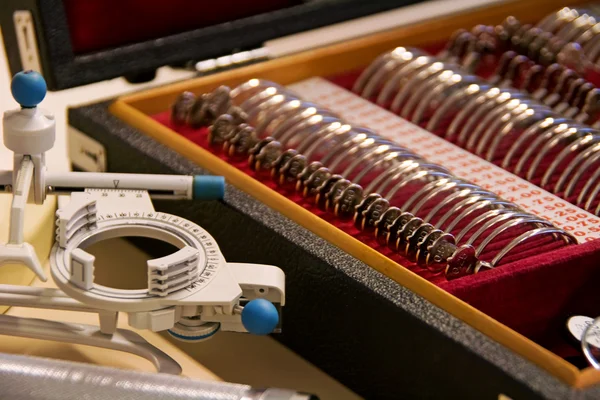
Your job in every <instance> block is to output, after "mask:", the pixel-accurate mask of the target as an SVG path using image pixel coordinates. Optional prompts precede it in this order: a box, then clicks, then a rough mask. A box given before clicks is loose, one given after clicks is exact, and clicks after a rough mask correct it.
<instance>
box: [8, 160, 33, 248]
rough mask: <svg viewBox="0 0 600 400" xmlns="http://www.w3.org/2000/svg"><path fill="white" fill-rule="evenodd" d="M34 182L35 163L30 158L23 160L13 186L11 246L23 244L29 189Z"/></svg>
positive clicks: (9, 238) (9, 235)
mask: <svg viewBox="0 0 600 400" xmlns="http://www.w3.org/2000/svg"><path fill="white" fill-rule="evenodd" d="M32 180H33V162H32V161H31V159H30V158H29V157H24V158H23V159H22V160H21V163H20V165H19V169H18V170H17V178H16V179H15V182H14V185H13V200H12V205H11V208H10V228H9V234H8V243H9V244H21V243H23V241H24V239H23V229H24V226H25V205H26V204H27V198H28V197H29V189H30V188H31V182H32Z"/></svg>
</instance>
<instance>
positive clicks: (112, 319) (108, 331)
mask: <svg viewBox="0 0 600 400" xmlns="http://www.w3.org/2000/svg"><path fill="white" fill-rule="evenodd" d="M118 318H119V313H118V312H114V311H100V312H99V313H98V319H99V320H100V332H102V333H104V334H105V335H112V334H114V333H115V332H116V331H117V321H118Z"/></svg>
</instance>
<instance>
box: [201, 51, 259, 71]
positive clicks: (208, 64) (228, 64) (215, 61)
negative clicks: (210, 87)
mask: <svg viewBox="0 0 600 400" xmlns="http://www.w3.org/2000/svg"><path fill="white" fill-rule="evenodd" d="M268 58H269V51H268V49H267V48H266V47H260V48H258V49H254V50H248V51H240V52H238V53H234V54H230V55H227V56H223V57H219V58H211V59H209V60H204V61H198V62H197V63H196V64H195V65H194V69H195V70H196V71H198V72H199V73H201V74H203V75H204V74H213V73H215V72H219V71H223V70H226V69H230V68H237V67H241V66H243V65H248V64H253V63H256V62H259V61H264V60H267V59H268Z"/></svg>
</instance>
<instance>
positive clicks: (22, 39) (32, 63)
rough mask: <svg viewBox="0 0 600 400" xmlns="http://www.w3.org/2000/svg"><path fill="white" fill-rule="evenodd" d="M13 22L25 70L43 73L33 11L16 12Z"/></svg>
mask: <svg viewBox="0 0 600 400" xmlns="http://www.w3.org/2000/svg"><path fill="white" fill-rule="evenodd" d="M13 21H14V25H15V33H16V35H17V44H18V46H19V54H20V55H21V66H22V68H23V70H25V71H26V70H34V71H37V72H40V73H41V72H42V67H41V64H40V53H39V51H38V44H37V38H36V34H35V25H34V24H33V16H32V15H31V11H27V10H19V11H15V12H14V13H13Z"/></svg>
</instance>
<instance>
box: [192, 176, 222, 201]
mask: <svg viewBox="0 0 600 400" xmlns="http://www.w3.org/2000/svg"><path fill="white" fill-rule="evenodd" d="M193 189H194V193H193V195H194V199H198V200H221V199H223V197H224V196H225V178H223V177H222V176H211V175H196V176H194V186H193Z"/></svg>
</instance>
